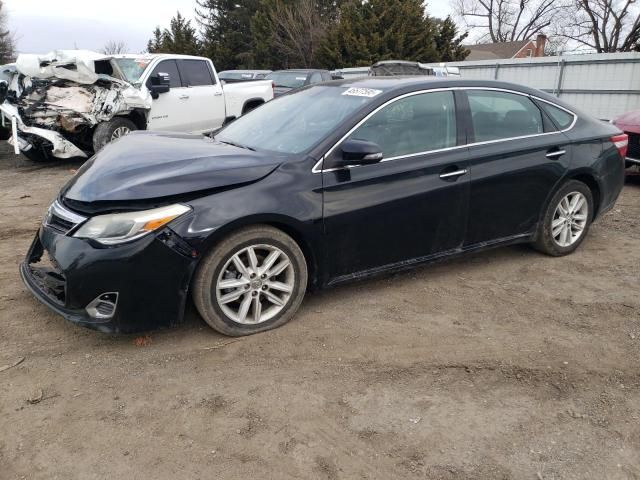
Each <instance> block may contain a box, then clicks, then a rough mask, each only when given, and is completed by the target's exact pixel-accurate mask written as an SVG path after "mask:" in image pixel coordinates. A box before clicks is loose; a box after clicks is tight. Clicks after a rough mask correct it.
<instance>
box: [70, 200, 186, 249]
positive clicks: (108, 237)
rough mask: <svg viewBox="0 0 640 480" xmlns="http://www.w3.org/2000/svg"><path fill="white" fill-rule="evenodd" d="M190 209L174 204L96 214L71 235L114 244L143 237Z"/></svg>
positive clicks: (105, 243)
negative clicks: (149, 208)
mask: <svg viewBox="0 0 640 480" xmlns="http://www.w3.org/2000/svg"><path fill="white" fill-rule="evenodd" d="M190 210H191V208H189V207H187V206H185V205H180V204H175V205H169V206H167V207H160V208H154V209H152V210H143V211H140V212H127V213H112V214H110V215H98V216H96V217H92V218H90V219H89V220H88V221H87V222H86V223H85V224H83V225H82V226H81V227H80V228H79V229H78V230H77V231H76V232H75V233H74V234H73V236H74V237H79V238H93V239H94V240H97V241H98V242H100V243H102V244H104V245H115V244H117V243H123V242H128V241H131V240H135V239H136V238H140V237H143V236H145V235H146V234H148V233H151V232H153V231H154V230H157V229H159V228H161V227H163V226H164V225H166V224H167V223H169V222H170V221H171V220H173V219H175V218H177V217H179V216H180V215H184V214H185V213H187V212H189V211H190Z"/></svg>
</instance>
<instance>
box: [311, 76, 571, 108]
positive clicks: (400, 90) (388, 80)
mask: <svg viewBox="0 0 640 480" xmlns="http://www.w3.org/2000/svg"><path fill="white" fill-rule="evenodd" d="M323 85H324V86H336V87H346V88H350V87H354V88H370V89H377V90H382V91H383V92H384V95H383V97H384V98H390V97H394V96H397V95H402V94H405V93H411V92H415V91H419V90H433V89H438V88H465V87H466V88H473V87H476V88H477V87H481V88H489V89H502V90H513V91H516V92H520V93H524V94H526V95H533V96H535V97H538V98H541V99H543V100H547V101H548V102H551V103H554V104H556V105H560V106H562V107H564V108H566V109H568V110H570V111H572V112H574V113H577V111H576V108H575V107H573V106H571V105H569V104H567V103H566V102H564V101H562V100H561V99H559V98H558V97H556V96H553V95H551V94H548V93H546V92H543V91H542V90H536V89H535V88H530V87H527V86H524V85H519V84H516V83H510V82H502V81H498V80H465V79H461V78H460V77H433V76H426V75H411V76H406V77H401V76H389V77H385V76H380V77H352V78H345V79H341V80H332V81H328V82H322V83H317V84H315V86H323ZM306 88H313V85H312V86H309V87H306Z"/></svg>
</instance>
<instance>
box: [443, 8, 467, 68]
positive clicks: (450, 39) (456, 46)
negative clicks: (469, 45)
mask: <svg viewBox="0 0 640 480" xmlns="http://www.w3.org/2000/svg"><path fill="white" fill-rule="evenodd" d="M435 23H436V28H437V31H436V37H435V42H436V51H437V52H438V55H439V56H440V58H439V60H440V61H442V62H455V61H460V60H464V59H465V58H466V57H467V55H469V50H467V49H466V48H465V47H464V46H463V45H462V42H463V41H464V40H465V39H466V38H467V36H468V35H469V33H468V32H465V33H463V34H462V35H458V27H457V26H456V24H455V23H454V22H453V20H452V19H451V17H447V18H445V19H444V20H435Z"/></svg>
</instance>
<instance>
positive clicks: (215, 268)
mask: <svg viewBox="0 0 640 480" xmlns="http://www.w3.org/2000/svg"><path fill="white" fill-rule="evenodd" d="M306 288H307V264H306V262H305V258H304V255H303V253H302V251H301V250H300V247H299V246H298V245H297V244H296V242H295V241H294V240H293V239H292V238H291V237H289V236H288V235H286V234H285V233H284V232H282V231H280V230H278V229H276V228H273V227H269V226H266V225H256V226H252V227H248V228H245V229H242V230H240V231H238V232H236V233H234V234H232V235H230V236H229V237H227V238H226V239H224V240H223V241H222V242H220V244H218V245H217V246H216V247H215V248H214V249H213V250H212V251H211V253H209V255H207V256H206V257H205V258H204V259H203V260H202V263H201V264H200V266H199V267H198V270H197V272H196V275H195V278H194V281H193V300H194V303H195V305H196V308H197V309H198V311H199V312H200V315H202V317H203V318H204V320H205V321H206V322H207V323H208V324H209V325H210V326H211V327H213V328H214V329H216V330H217V331H219V332H220V333H223V334H225V335H231V336H240V335H250V334H252V333H257V332H261V331H264V330H269V329H272V328H276V327H279V326H281V325H284V324H285V323H287V322H288V321H289V320H290V319H291V318H292V317H293V315H294V314H295V313H296V311H297V310H298V307H299V306H300V303H302V298H303V297H304V294H305V291H306Z"/></svg>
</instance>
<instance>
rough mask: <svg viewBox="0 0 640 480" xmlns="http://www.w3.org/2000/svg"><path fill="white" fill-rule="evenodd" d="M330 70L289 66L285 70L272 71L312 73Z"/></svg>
mask: <svg viewBox="0 0 640 480" xmlns="http://www.w3.org/2000/svg"><path fill="white" fill-rule="evenodd" d="M328 71H329V70H322V69H321V68H289V69H285V70H276V71H274V72H272V73H280V72H292V73H295V72H298V73H311V72H328Z"/></svg>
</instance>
